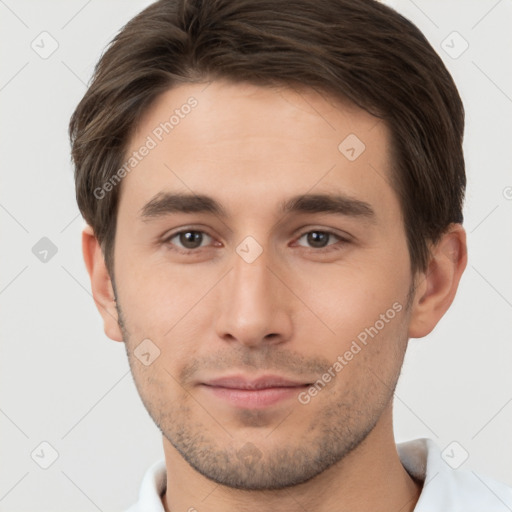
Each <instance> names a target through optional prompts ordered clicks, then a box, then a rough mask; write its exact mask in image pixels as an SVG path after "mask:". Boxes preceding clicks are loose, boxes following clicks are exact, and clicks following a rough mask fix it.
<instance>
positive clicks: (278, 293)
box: [216, 251, 292, 348]
mask: <svg viewBox="0 0 512 512" xmlns="http://www.w3.org/2000/svg"><path fill="white" fill-rule="evenodd" d="M271 265H272V264H271V262H270V261H269V258H268V256H267V254H266V252H265V251H264V252H263V253H262V254H261V255H260V256H259V257H258V258H257V259H256V260H254V261H252V262H250V263H249V262H247V261H245V260H244V259H243V258H242V257H240V256H239V255H238V254H236V253H235V254H234V257H233V268H232V270H231V271H230V272H229V273H228V275H227V276H226V278H225V279H224V280H223V281H224V286H223V289H222V297H221V298H220V297H219V299H220V300H221V303H219V310H220V314H219V315H218V317H217V322H216V329H217V335H218V336H219V337H220V338H221V339H223V340H225V341H229V342H238V343H240V344H242V345H245V346H246V347H255V348H256V347H258V346H262V345H276V344H281V343H284V342H286V341H287V340H289V339H290V338H291V335H292V316H291V310H290V308H291V305H292V301H291V296H290V291H289V290H287V289H286V287H285V286H284V285H283V283H282V282H281V280H280V279H279V278H278V277H276V274H278V272H276V269H275V268H274V266H271Z"/></svg>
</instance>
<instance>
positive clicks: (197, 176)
mask: <svg viewBox="0 0 512 512" xmlns="http://www.w3.org/2000/svg"><path fill="white" fill-rule="evenodd" d="M191 97H193V98H194V99H193V100H189V98H191ZM187 100H188V103H187ZM187 104H188V105H189V107H190V108H188V107H184V105H187ZM176 110H178V112H175V111H176ZM173 115H174V118H172V119H171V121H170V123H169V125H167V126H166V125H165V124H164V125H163V126H164V127H165V128H166V129H167V131H168V133H166V130H165V128H163V127H162V125H161V123H165V122H169V120H170V118H171V116H173ZM148 137H149V139H148ZM347 137H348V139H347ZM160 139H161V140H160ZM345 139H346V140H345ZM343 141H345V142H343ZM340 143H342V144H341V146H340ZM362 143H363V144H364V146H365V147H364V151H362V149H363V146H362ZM142 146H146V147H148V148H149V150H148V151H145V150H143V151H141V152H139V153H147V155H146V156H145V157H143V158H142V159H141V161H140V162H138V163H137V164H136V166H134V168H133V170H131V171H130V172H129V173H128V175H127V176H126V177H125V178H124V179H123V183H122V193H121V198H120V203H119V210H118V223H117V232H116V241H115V252H114V262H115V263H114V278H115V283H116V292H117V305H118V311H119V313H120V314H121V319H122V321H123V337H124V341H125V343H126V348H127V353H128V356H129V360H130V365H131V369H132V372H133V376H134V379H135V382H136V384H137V387H138V390H139V393H140V395H141V398H142V400H143V402H144V404H145V406H146V408H147V409H148V411H149V413H150V415H151V416H152V418H153V419H154V421H155V422H156V424H157V425H158V426H159V428H160V429H161V431H162V433H163V435H164V436H165V439H166V440H167V441H168V442H169V443H171V444H172V445H173V446H174V448H175V449H176V450H177V451H178V452H179V453H180V454H181V455H182V456H183V458H184V459H185V460H186V461H188V462H189V463H190V464H191V465H192V466H193V467H194V468H195V469H196V470H197V471H199V472H200V473H202V474H203V475H205V476H207V477H208V478H211V479H213V480H214V481H217V482H219V483H222V484H225V485H229V486H233V487H240V488H246V489H266V488H280V487H283V486H287V485H291V484H295V483H299V482H303V481H306V480H308V479H310V478H312V477H314V476H315V475H317V474H319V473H320V472H322V471H323V470H325V469H327V468H328V467H330V466H331V465H333V464H334V463H336V462H337V461H340V460H341V459H342V458H343V456H344V455H346V454H347V453H349V452H350V451H351V450H352V449H353V448H354V447H356V446H358V445H359V444H360V443H361V442H362V441H363V440H364V439H365V438H366V436H367V435H368V434H369V433H370V431H372V429H373V428H374V426H375V425H376V424H377V425H378V424H379V421H384V420H383V418H385V417H388V416H389V415H387V414H384V413H387V412H389V410H390V407H391V405H390V400H391V397H392V394H393V390H394V387H395V384H396V381H397V379H398V375H399V371H400V367H401V364H402V360H403V355H404V352H405V349H406V345H407V339H408V322H409V309H408V308H407V307H406V306H407V298H408V293H409V291H410V286H411V284H412V283H411V275H410V261H409V254H408V250H407V243H406V237H405V232H404V227H403V219H402V216H401V212H400V206H399V203H398V198H397V195H396V193H395V192H394V190H393V189H392V188H391V186H390V181H391V180H390V176H391V166H392V162H391V161H390V151H389V133H388V131H387V128H386V127H385V125H384V123H382V122H378V120H377V119H376V118H374V117H372V116H370V115H369V114H367V113H366V112H364V111H362V110H359V109H356V108H355V107H348V106H346V105H343V104H340V103H338V102H334V101H333V100H329V101H327V98H325V97H322V96H321V95H320V94H317V93H315V92H313V91H306V92H301V93H300V94H299V93H298V92H294V91H292V90H290V89H284V88H283V89H279V90H278V89H271V88H264V87H257V86H253V85H245V84H230V83H226V82H221V81H214V82H212V83H211V84H210V85H209V86H207V87H206V85H205V84H194V85H182V86H179V87H177V88H174V89H172V90H170V91H168V92H166V93H165V94H163V95H162V96H161V97H160V98H159V99H158V101H157V102H156V103H155V104H154V105H153V106H152V108H151V109H150V110H149V111H148V112H147V113H146V114H145V116H144V117H143V119H142V120H141V122H140V123H139V125H138V129H137V132H136V133H135V134H134V136H133V138H132V140H131V143H130V147H129V151H128V153H129V154H131V153H132V152H133V151H139V148H141V147H142ZM338 146H340V148H339V147H338ZM361 151H362V152H361ZM171 194H182V195H186V196H190V197H191V198H192V201H191V204H190V205H189V208H188V210H186V211H182V209H181V208H180V207H178V203H177V202H176V201H175V200H172V198H170V197H167V196H166V195H171ZM309 195H314V196H319V195H322V196H323V195H328V196H330V197H331V198H336V197H338V196H339V197H342V198H344V199H345V202H343V203H340V204H339V207H338V209H337V211H329V210H328V209H326V208H324V207H325V204H324V203H325V201H323V200H322V199H321V198H318V197H317V198H316V199H315V198H309V200H308V198H302V200H299V201H294V202H293V201H292V200H293V199H296V198H297V197H298V196H309ZM197 196H208V197H209V198H211V199H212V200H214V201H215V202H216V203H218V205H219V206H220V207H221V208H222V210H223V213H222V214H221V213H220V212H216V213H212V212H211V211H203V208H199V207H200V206H204V205H203V202H201V201H199V200H198V199H197ZM194 198H195V199H194ZM292 202H293V204H292ZM183 203H184V201H181V203H180V204H181V205H183ZM283 205H287V206H288V209H286V210H285V211H283ZM194 210H198V211H194ZM180 232H182V234H181V235H180V234H179V233H180ZM143 340H146V341H144V342H143ZM147 340H150V341H147ZM142 342H143V344H142V345H140V344H141V343H142ZM139 345H140V346H139ZM138 347H139V348H138ZM134 351H135V353H134ZM158 351H159V355H158ZM137 355H138V357H137ZM155 356H158V357H156V358H155ZM278 378H281V379H282V380H281V381H279V380H277V379H278ZM219 379H220V380H219ZM315 383H316V386H315V385H314V384H315ZM257 385H260V386H262V387H263V388H266V389H259V390H255V389H246V388H254V387H255V386H256V387H257ZM244 388H245V389H244ZM167 441H166V442H167Z"/></svg>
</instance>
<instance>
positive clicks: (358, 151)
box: [121, 81, 398, 215]
mask: <svg viewBox="0 0 512 512" xmlns="http://www.w3.org/2000/svg"><path fill="white" fill-rule="evenodd" d="M388 144H389V134H388V130H387V127H386V125H385V123H383V122H382V121H380V120H378V119H377V118H375V117H373V116H371V115H370V114H368V113H367V112H365V111H363V110H361V109H359V108H357V107H355V106H353V105H349V104H346V103H342V102H340V101H339V100H335V99H333V98H332V97H330V96H328V95H325V94H322V93H319V92H316V91H313V90H311V89H309V90H308V89H305V90H294V89H290V88H285V87H280V88H271V87H261V86H256V85H252V84H245V83H230V82H224V81H214V82H211V83H209V84H204V83H203V84H186V85H180V86H177V87H175V88H172V89H170V90H168V91H166V92H165V93H163V94H161V95H160V96H159V97H158V98H157V100H156V101H155V102H154V103H153V104H152V106H151V107H150V108H149V109H148V111H147V112H146V113H145V114H144V116H143V117H142V118H141V120H140V122H139V124H138V126H137V129H136V131H135V133H134V135H133V137H132V139H131V141H130V144H129V147H128V150H127V154H126V161H128V160H129V159H130V158H132V159H133V158H135V157H134V156H131V155H134V154H135V153H137V154H138V156H137V157H136V161H133V163H134V165H133V168H132V170H130V172H129V173H128V175H127V176H126V178H124V179H123V183H122V189H123V191H122V194H121V206H122V204H123V203H125V204H128V203H129V204H130V205H132V206H138V208H139V209H140V208H142V207H143V205H144V202H145V201H147V200H148V199H149V198H150V197H152V196H154V195H155V194H157V193H159V192H161V191H181V192H188V193H190V192H192V193H201V194H205V195H209V196H213V197H216V198H217V200H218V201H219V202H220V203H223V204H226V208H228V209H229V208H234V209H240V208H246V207H249V206H250V205H253V206H256V204H257V205H258V208H259V210H260V212H262V211H263V210H264V208H265V206H268V207H269V208H270V206H271V205H272V204H275V203H277V202H279V203H282V201H284V200H286V199H287V197H290V196H295V195H298V194H304V193H308V192H309V193H327V192H335V193H342V194H345V195H348V196H351V197H355V198H360V199H361V200H364V201H366V202H368V203H370V204H375V210H377V211H378V210H381V211H380V215H386V214H390V215H392V214H393V213H395V214H396V208H398V202H397V198H396V194H395V192H394V191H393V190H392V188H391V186H390V167H391V162H390V151H389V147H388ZM144 148H147V149H144ZM142 153H144V156H141V154H142ZM379 205H380V206H379ZM393 209H395V211H394V212H393V211H392V210H393Z"/></svg>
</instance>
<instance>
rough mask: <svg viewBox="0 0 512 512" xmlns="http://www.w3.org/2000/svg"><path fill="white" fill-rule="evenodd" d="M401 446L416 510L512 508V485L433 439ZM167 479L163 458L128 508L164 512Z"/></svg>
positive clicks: (504, 511)
mask: <svg viewBox="0 0 512 512" xmlns="http://www.w3.org/2000/svg"><path fill="white" fill-rule="evenodd" d="M397 450H398V455H399V456H400V460H401V462H402V465H403V466H404V468H405V469H406V471H407V472H408V473H409V474H410V475H411V476H413V477H415V478H417V479H420V480H421V481H423V482H424V483H423V490H422V491H421V495H420V498H419V500H418V503H417V504H416V507H415V509H414V512H507V511H509V512H510V511H512V487H508V486H506V485H505V484H502V483H500V482H496V481H495V480H492V479H491V478H488V477H484V476H482V475H479V474H478V473H474V472H473V471H469V470H465V469H452V468H451V467H450V466H449V465H448V464H447V463H446V462H445V461H444V460H443V458H442V457H441V452H440V450H439V448H438V447H437V446H436V444H435V443H434V442H433V441H432V440H430V439H416V440H414V441H408V442H406V443H400V444H398V445H397ZM448 453H449V454H450V452H448ZM452 453H453V452H452ZM445 457H446V455H445ZM454 465H455V464H454ZM166 482H167V473H166V468H165V461H164V460H163V459H162V460H159V461H158V462H155V463H154V464H153V465H152V466H151V467H150V468H149V469H148V470H147V472H146V474H145V475H144V478H143V480H142V484H141V487H140V492H139V501H138V502H137V503H135V504H134V505H132V506H131V507H130V508H129V509H127V510H126V511H125V512H164V508H163V505H162V501H161V495H162V494H163V493H164V491H165V488H166Z"/></svg>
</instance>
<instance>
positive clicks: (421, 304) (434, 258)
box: [409, 224, 467, 338]
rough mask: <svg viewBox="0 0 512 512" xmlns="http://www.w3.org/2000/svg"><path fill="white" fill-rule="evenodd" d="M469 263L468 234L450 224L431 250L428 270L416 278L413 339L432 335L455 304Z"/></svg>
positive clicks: (412, 309) (410, 330) (459, 227)
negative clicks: (458, 289) (454, 301)
mask: <svg viewBox="0 0 512 512" xmlns="http://www.w3.org/2000/svg"><path fill="white" fill-rule="evenodd" d="M466 264H467V245H466V232H465V230H464V228H463V227H462V225H461V224H451V225H450V227H449V228H448V230H447V231H446V232H445V234H444V235H443V236H442V237H441V239H440V240H439V242H438V243H437V244H436V245H435V246H433V247H432V250H431V258H430V262H429V265H428V268H427V271H426V272H424V273H422V274H421V275H419V276H418V278H417V285H416V294H415V297H414V301H413V305H412V308H411V317H410V322H409V337H410V338H422V337H424V336H426V335H427V334H429V333H430V332H432V330H433V329H434V327H435V326H436V325H437V323H438V322H439V320H440V319H441V318H442V317H443V315H444V314H445V313H446V311H447V310H448V308H449V307H450V305H451V304H452V302H453V299H454V298H455V294H456V293H457V288H458V286H459V282H460V278H461V277H462V274H463V272H464V269H465V268H466Z"/></svg>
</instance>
